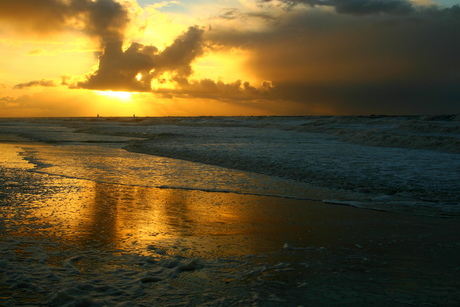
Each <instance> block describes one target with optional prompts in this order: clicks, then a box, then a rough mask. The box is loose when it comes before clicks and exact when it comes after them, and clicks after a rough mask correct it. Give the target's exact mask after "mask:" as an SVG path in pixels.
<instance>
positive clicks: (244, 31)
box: [0, 0, 460, 117]
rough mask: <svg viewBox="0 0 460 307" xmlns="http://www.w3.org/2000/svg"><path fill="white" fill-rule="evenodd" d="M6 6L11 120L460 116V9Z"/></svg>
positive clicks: (365, 0)
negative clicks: (211, 116)
mask: <svg viewBox="0 0 460 307" xmlns="http://www.w3.org/2000/svg"><path fill="white" fill-rule="evenodd" d="M452 4H453V3H452V1H445V2H444V1H439V2H437V3H434V2H429V1H428V0H423V1H422V0H418V1H409V0H391V1H379V0H356V1H345V0H323V1H319V0H298V1H283V0H239V1H238V0H227V1H206V0H201V1H195V2H193V3H188V2H185V1H153V0H152V1H150V0H139V1H136V0H119V1H117V0H43V1H40V2H37V1H35V0H15V1H2V2H0V63H1V65H0V117H16V116H95V115H96V114H100V115H102V116H132V114H136V115H138V116H175V115H179V116H198V115H316V114H347V115H348V114H371V113H374V114H375V113H385V114H432V113H458V112H460V89H459V86H458V84H460V82H459V81H460V60H459V57H458V54H460V21H459V20H460V7H458V6H455V5H454V6H453V5H452Z"/></svg>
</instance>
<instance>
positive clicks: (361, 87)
mask: <svg viewBox="0 0 460 307" xmlns="http://www.w3.org/2000/svg"><path fill="white" fill-rule="evenodd" d="M271 25H275V26H271V27H268V28H267V29H266V30H265V31H263V32H250V31H243V30H240V31H237V30H235V29H230V30H224V29H218V28H216V27H215V28H213V30H212V31H209V32H208V33H207V37H208V39H210V40H212V41H214V42H215V43H216V44H218V45H220V46H222V45H224V46H228V47H239V48H248V49H251V51H252V54H254V56H253V57H252V58H251V59H249V60H248V62H247V63H248V68H249V69H250V70H251V71H252V72H253V73H255V74H256V75H257V76H258V77H259V78H264V79H268V80H272V81H273V83H274V84H275V85H276V88H277V90H276V93H275V95H276V97H274V98H275V99H279V100H282V99H285V100H290V101H298V102H301V103H303V104H304V105H305V110H306V113H308V111H309V110H310V109H318V110H319V109H321V110H325V111H321V112H329V113H333V112H335V111H336V112H339V111H340V112H341V113H344V112H347V113H360V112H364V111H365V112H368V113H377V112H379V113H380V112H381V113H385V112H391V113H396V112H398V111H397V110H400V111H401V112H404V113H419V112H444V111H445V112H460V87H459V86H458V84H460V57H459V56H458V55H459V54H460V7H459V6H453V7H451V8H447V9H440V8H437V7H429V8H417V9H416V10H414V11H412V12H410V13H407V14H375V15H366V16H361V15H356V14H355V15H350V14H330V13H322V12H321V11H305V10H292V11H286V12H285V13H284V14H282V15H281V16H280V17H279V20H278V22H277V23H272V24H271ZM436 110H437V111H436ZM443 110H444V111H443Z"/></svg>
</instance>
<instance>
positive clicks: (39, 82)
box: [13, 79, 56, 89]
mask: <svg viewBox="0 0 460 307" xmlns="http://www.w3.org/2000/svg"><path fill="white" fill-rule="evenodd" d="M33 86H43V87H54V86H56V84H55V83H54V81H53V80H44V79H43V80H35V81H30V82H27V83H20V84H16V85H15V86H14V87H13V88H14V89H24V88H28V87H33Z"/></svg>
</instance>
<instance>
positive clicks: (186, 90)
mask: <svg viewBox="0 0 460 307" xmlns="http://www.w3.org/2000/svg"><path fill="white" fill-rule="evenodd" d="M175 81H176V82H178V84H179V85H180V87H178V88H173V89H167V88H159V89H155V90H153V92H154V93H157V94H161V95H162V96H163V97H165V98H168V97H169V98H172V97H182V98H187V97H193V98H205V99H216V100H221V101H232V102H235V101H250V100H257V99H271V98H273V94H274V93H275V92H276V88H275V86H274V85H273V84H272V82H271V81H263V82H262V83H261V84H260V86H259V87H255V86H253V85H251V84H250V83H249V82H243V81H241V80H236V81H234V82H228V83H225V82H223V81H221V80H219V81H214V80H211V79H207V78H206V79H201V80H191V81H188V80H187V79H176V80H175Z"/></svg>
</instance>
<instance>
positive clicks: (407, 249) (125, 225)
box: [0, 169, 460, 306]
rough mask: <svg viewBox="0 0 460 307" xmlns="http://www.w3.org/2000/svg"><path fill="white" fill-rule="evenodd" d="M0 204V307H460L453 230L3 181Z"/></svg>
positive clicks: (64, 181)
mask: <svg viewBox="0 0 460 307" xmlns="http://www.w3.org/2000/svg"><path fill="white" fill-rule="evenodd" d="M18 191H20V192H21V193H20V194H17V193H16V192H18ZM1 195H2V197H1V204H2V206H1V209H2V214H1V229H2V235H1V240H2V244H1V246H2V249H1V253H2V260H1V265H0V268H1V271H2V277H1V288H0V289H1V290H0V291H1V292H0V299H1V301H0V303H1V304H2V305H5V306H18V305H29V306H32V305H34V306H35V305H48V304H49V305H54V306H59V305H65V304H78V303H82V302H83V303H85V302H86V303H88V304H94V305H95V306H102V305H104V304H109V305H112V304H114V305H115V304H116V303H117V302H118V301H119V300H120V301H122V302H125V303H126V305H123V306H131V305H133V306H136V305H139V306H147V305H150V304H152V303H153V304H157V305H158V306H160V305H161V306H163V305H187V304H191V305H201V304H203V305H210V306H221V305H223V306H230V305H257V306H280V305H283V306H298V305H304V306H309V305H312V304H313V305H318V304H319V305H355V304H360V305H367V306H371V305H372V306H388V305H399V306H406V305H409V306H411V305H443V306H448V305H451V306H454V305H457V304H458V303H459V302H460V293H459V292H458V289H459V286H460V280H459V278H458V276H459V270H460V260H459V258H458V257H457V256H458V253H459V251H460V244H459V238H460V229H459V228H458V220H456V219H442V218H429V217H416V216H408V215H402V214H396V213H389V212H379V211H375V210H365V209H358V208H352V207H348V206H340V205H329V204H324V203H321V202H312V201H305V200H293V199H286V198H280V197H263V196H253V195H238V194H233V193H216V192H201V191H184V190H171V189H154V188H145V187H132V186H123V185H114V184H105V183H96V182H91V181H85V180H79V179H69V178H62V177H57V176H49V175H46V174H39V173H30V172H25V171H18V172H16V173H11V172H8V171H7V170H5V169H2V190H1ZM13 195H15V196H14V197H13ZM127 285H129V287H128V286H127ZM126 287H128V288H126ZM134 288H135V289H134ZM69 306H70V305H69ZM72 306H73V305H72Z"/></svg>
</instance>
